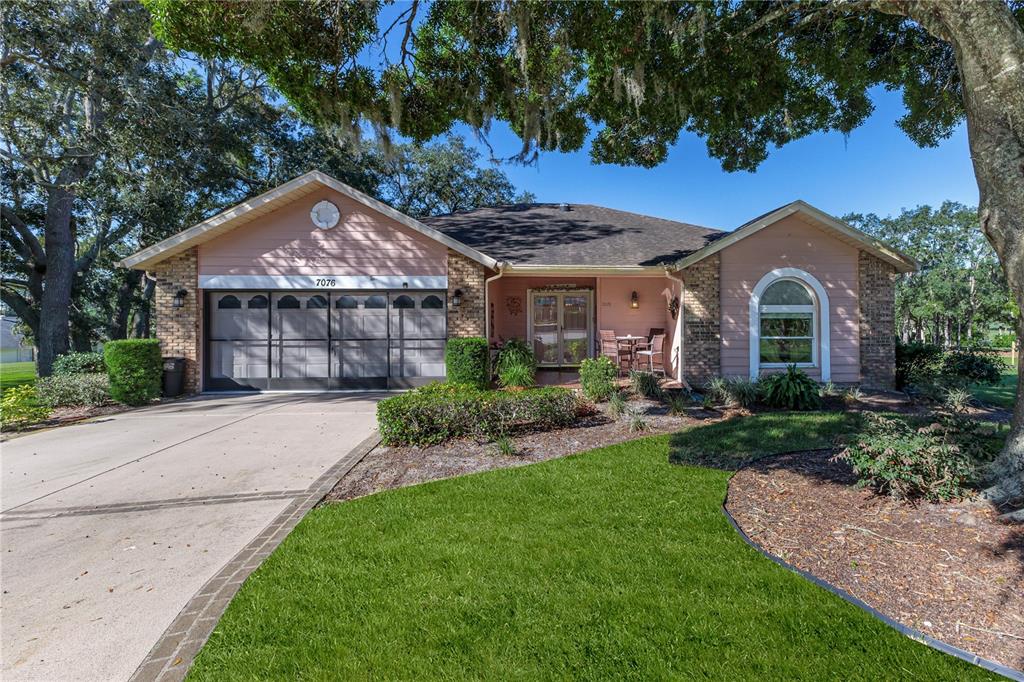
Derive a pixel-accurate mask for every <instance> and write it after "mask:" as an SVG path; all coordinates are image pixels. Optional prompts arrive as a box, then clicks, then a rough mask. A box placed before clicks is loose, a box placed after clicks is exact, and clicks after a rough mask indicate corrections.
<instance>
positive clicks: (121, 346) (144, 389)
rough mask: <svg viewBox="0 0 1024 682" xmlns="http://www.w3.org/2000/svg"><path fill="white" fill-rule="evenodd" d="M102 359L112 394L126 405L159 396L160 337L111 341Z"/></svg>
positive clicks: (160, 376)
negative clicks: (105, 366) (158, 338)
mask: <svg viewBox="0 0 1024 682" xmlns="http://www.w3.org/2000/svg"><path fill="white" fill-rule="evenodd" d="M103 360H104V362H105V363H106V365H107V376H108V377H109V378H110V397H111V398H113V399H114V400H116V401H117V402H119V403H125V404H126V405H144V404H145V403H148V402H149V401H150V400H153V399H154V398H157V397H159V396H160V380H161V378H162V377H163V360H162V358H161V357H160V341H158V340H157V339H124V340H120V341H109V342H108V343H107V345H106V346H104V348H103Z"/></svg>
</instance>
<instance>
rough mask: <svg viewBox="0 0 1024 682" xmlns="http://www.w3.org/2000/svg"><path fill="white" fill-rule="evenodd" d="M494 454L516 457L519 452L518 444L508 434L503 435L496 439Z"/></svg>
mask: <svg viewBox="0 0 1024 682" xmlns="http://www.w3.org/2000/svg"><path fill="white" fill-rule="evenodd" d="M494 454H496V455H502V456H503V457H514V456H515V455H516V454H517V453H516V444H515V443H514V442H512V439H511V438H509V437H508V436H502V437H501V438H499V439H498V440H496V441H494Z"/></svg>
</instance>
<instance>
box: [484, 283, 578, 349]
mask: <svg viewBox="0 0 1024 682" xmlns="http://www.w3.org/2000/svg"><path fill="white" fill-rule="evenodd" d="M595 283H596V280H595V279H594V278H593V277H502V278H501V279H499V280H496V281H495V282H494V283H492V284H491V293H490V300H491V305H492V311H493V315H492V317H491V322H492V327H491V338H492V339H493V340H495V341H497V340H499V339H500V340H504V341H507V340H509V339H524V340H525V339H526V329H527V327H526V319H527V315H528V314H529V301H528V299H527V293H526V292H527V291H528V290H529V289H539V288H541V287H556V286H564V287H565V288H571V287H573V286H575V287H577V288H580V289H591V290H593V289H594V285H595ZM595 300H596V299H595Z"/></svg>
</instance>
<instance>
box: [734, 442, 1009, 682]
mask: <svg viewBox="0 0 1024 682" xmlns="http://www.w3.org/2000/svg"><path fill="white" fill-rule="evenodd" d="M831 456H832V452H830V451H812V452H802V453H796V454H785V455H778V456H775V457H769V458H765V459H762V460H759V461H757V462H755V463H753V464H752V465H750V466H749V467H747V468H745V469H742V470H740V471H739V472H737V473H736V475H735V476H734V477H733V479H732V482H731V483H730V485H729V499H728V505H727V506H728V509H729V511H730V513H731V514H732V515H733V517H734V518H735V519H736V522H737V523H738V524H739V525H740V527H741V528H743V530H744V532H746V533H747V535H749V536H750V538H751V539H752V540H753V541H754V542H756V543H757V544H759V545H760V546H761V547H763V548H764V549H766V550H767V551H769V552H771V553H773V554H776V555H778V556H780V557H782V558H783V559H785V560H786V561H787V562H789V563H791V564H793V565H795V566H797V567H799V568H801V569H803V570H805V571H808V572H809V573H812V574H814V575H816V576H818V577H820V578H822V579H824V580H826V581H828V582H830V583H832V584H833V585H836V586H838V587H841V588H842V589H844V590H846V591H847V592H849V593H850V594H852V595H854V596H856V597H858V598H860V599H862V600H863V601H865V602H867V603H868V604H870V605H871V606H872V607H874V608H876V609H878V610H879V611H881V612H882V613H884V614H886V615H887V616H889V617H891V618H893V619H894V620H896V621H899V622H900V623H903V624H905V625H908V626H910V627H913V628H916V629H918V630H920V631H922V632H924V633H926V634H928V635H931V636H932V637H935V638H936V639H939V640H942V641H944V642H948V643H950V644H952V645H954V646H957V647H960V648H961V649H966V650H967V651H970V652H973V653H975V654H977V655H979V656H982V657H984V658H987V659H990V660H993V661H996V662H998V663H1001V664H1003V665H1007V666H1010V667H1012V668H1017V669H1024V526H1021V525H1006V524H1003V523H1000V522H998V521H997V520H996V516H997V513H996V512H995V511H993V510H991V509H989V508H988V507H987V506H984V505H982V504H981V503H977V502H974V503H971V502H965V503H961V504H928V503H920V504H916V505H911V504H907V503H900V502H897V501H895V500H892V499H890V498H887V497H879V496H877V495H874V494H872V493H871V492H869V491H866V490H858V489H856V488H854V487H853V484H854V483H856V477H855V476H854V475H853V472H852V470H851V469H850V467H849V465H847V464H845V463H842V462H832V461H830V459H831Z"/></svg>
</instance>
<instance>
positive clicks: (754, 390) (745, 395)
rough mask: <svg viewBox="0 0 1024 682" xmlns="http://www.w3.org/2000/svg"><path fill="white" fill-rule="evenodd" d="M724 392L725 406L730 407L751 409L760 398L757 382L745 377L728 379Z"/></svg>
mask: <svg viewBox="0 0 1024 682" xmlns="http://www.w3.org/2000/svg"><path fill="white" fill-rule="evenodd" d="M724 390H725V404H726V405H728V406H729V407H750V406H751V405H753V404H754V403H756V402H757V399H758V396H759V391H758V387H757V382H756V381H751V380H750V379H746V378H744V377H732V378H730V379H726V381H725V388H724Z"/></svg>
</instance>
